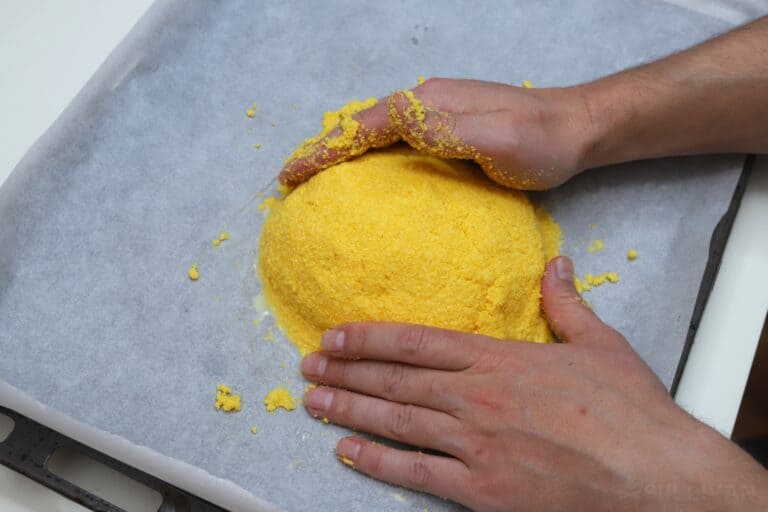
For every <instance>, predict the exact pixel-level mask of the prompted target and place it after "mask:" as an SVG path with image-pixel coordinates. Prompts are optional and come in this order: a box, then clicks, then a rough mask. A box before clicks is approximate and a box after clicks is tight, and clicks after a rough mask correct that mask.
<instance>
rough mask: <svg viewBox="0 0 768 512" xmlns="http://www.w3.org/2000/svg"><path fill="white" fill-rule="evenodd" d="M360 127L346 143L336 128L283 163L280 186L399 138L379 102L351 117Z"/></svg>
mask: <svg viewBox="0 0 768 512" xmlns="http://www.w3.org/2000/svg"><path fill="white" fill-rule="evenodd" d="M352 119H354V120H355V121H356V122H357V123H359V125H357V126H356V131H355V133H354V136H352V137H351V139H350V140H348V141H347V140H345V139H343V138H340V137H339V136H340V135H341V134H342V128H341V127H337V128H335V129H334V130H333V131H331V132H330V133H328V134H327V135H326V136H325V137H323V138H322V139H320V140H318V141H315V142H313V143H311V144H309V145H308V146H307V147H303V148H300V149H299V150H298V155H299V156H297V157H294V158H291V157H289V160H288V161H287V162H286V163H285V166H284V167H283V170H282V171H281V172H280V174H279V176H278V180H279V181H280V183H282V184H283V185H298V184H299V183H302V182H304V181H306V180H308V179H309V178H311V177H312V176H314V175H315V174H317V173H318V172H320V171H322V170H323V169H327V168H328V167H331V166H333V165H336V164H338V163H341V162H344V161H346V160H349V159H350V158H353V157H355V156H358V155H362V154H363V153H365V152H366V151H367V150H368V149H371V148H380V147H384V146H389V145H390V144H394V143H395V142H397V141H398V140H399V135H398V134H397V132H395V130H394V129H393V128H392V126H391V125H390V123H389V117H388V115H387V104H386V102H382V101H380V102H378V103H376V104H375V105H374V106H372V107H371V108H369V109H366V110H363V111H361V112H358V113H357V114H355V115H353V116H352Z"/></svg>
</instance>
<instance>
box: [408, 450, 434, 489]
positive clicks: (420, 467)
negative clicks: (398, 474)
mask: <svg viewBox="0 0 768 512" xmlns="http://www.w3.org/2000/svg"><path fill="white" fill-rule="evenodd" d="M407 478H408V486H409V487H414V488H425V487H427V486H428V485H429V482H430V481H431V480H432V470H431V469H430V467H429V464H427V461H426V460H425V457H424V456H423V455H419V456H418V457H416V460H414V461H413V463H411V465H410V466H409V468H408V476H407Z"/></svg>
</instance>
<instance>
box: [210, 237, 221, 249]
mask: <svg viewBox="0 0 768 512" xmlns="http://www.w3.org/2000/svg"><path fill="white" fill-rule="evenodd" d="M211 244H213V246H214V247H218V246H219V245H221V240H219V239H218V238H214V239H213V241H212V242H211Z"/></svg>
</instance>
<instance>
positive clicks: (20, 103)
mask: <svg viewBox="0 0 768 512" xmlns="http://www.w3.org/2000/svg"><path fill="white" fill-rule="evenodd" d="M151 3H152V2H151V0H132V1H131V2H123V1H119V0H68V1H67V2H60V1H57V0H28V1H24V2H17V1H13V0H0V70H2V71H0V112H2V113H3V115H2V117H0V186H1V184H2V183H3V181H4V180H5V179H6V178H7V176H8V175H9V174H10V172H11V171H12V169H13V168H14V167H15V166H16V164H17V163H18V162H19V161H20V160H21V158H22V157H23V156H24V153H25V152H26V151H27V149H28V148H29V147H30V146H31V145H32V143H33V142H34V141H35V140H37V138H38V137H39V136H40V135H42V133H43V132H44V131H45V130H46V129H47V128H48V126H50V125H51V123H52V122H53V121H54V120H55V119H56V118H57V117H58V115H59V114H60V113H61V112H62V111H63V109H64V108H65V107H66V106H67V105H68V104H69V102H70V101H71V100H72V98H73V97H74V96H75V94H77V92H78V91H79V90H80V89H81V88H82V86H83V85H84V84H85V82H86V81H87V80H88V79H89V78H90V77H91V75H92V74H93V73H94V72H95V71H96V69H97V68H98V66H99V65H100V64H101V63H102V62H103V61H104V60H105V59H106V58H107V56H108V55H109V53H110V52H111V51H112V49H113V48H114V47H115V46H116V45H117V44H118V43H119V41H120V40H121V39H122V38H123V36H124V35H125V34H126V33H127V32H128V31H129V30H130V28H131V27H132V26H133V25H134V24H135V23H136V21H137V20H138V19H139V17H140V16H141V15H142V14H143V13H144V12H145V10H146V9H147V8H148V7H149V5H150V4H151ZM673 3H679V4H686V3H688V4H690V2H689V0H686V1H684V2H683V1H675V2H673ZM710 3H711V2H710ZM729 21H733V20H730V19H729ZM1 220H2V219H0V221H1ZM765 262H768V158H766V157H763V158H759V159H758V161H757V165H756V166H755V169H754V171H753V173H752V176H751V179H750V181H749V183H748V186H747V190H746V193H745V195H744V198H743V201H742V205H741V209H740V211H739V213H738V216H737V218H736V221H735V223H734V226H733V229H732V231H731V236H730V238H729V240H728V244H727V246H726V250H725V254H724V256H723V261H722V264H721V267H720V272H719V274H718V277H717V280H716V282H715V285H714V288H713V290H712V293H711V295H710V298H709V302H708V304H707V307H706V309H705V311H704V316H703V318H702V321H701V324H700V326H699V330H698V333H697V336H696V340H695V343H694V345H693V349H692V350H691V353H690V356H689V358H688V363H687V365H686V367H685V371H684V373H683V378H682V380H681V382H680V387H679V389H678V392H677V396H676V400H677V401H678V403H680V404H681V405H682V406H683V407H685V408H686V409H687V410H689V411H691V412H692V413H693V414H694V415H695V416H697V417H699V418H700V419H702V420H703V421H705V422H707V423H709V424H710V425H712V426H714V427H715V428H717V429H718V430H720V431H721V432H723V433H724V434H725V435H730V432H731V430H732V428H733V425H734V422H735V419H736V414H737V412H738V408H739V404H740V402H741V396H742V394H743V391H744V386H745V384H746V379H747V376H748V374H749V370H750V367H751V364H752V359H753V357H754V353H755V348H756V346H757V342H758V338H759V335H760V331H761V329H762V325H763V321H764V319H765V315H766V311H768V294H766V293H765V292H764V290H766V289H768V272H765V270H764V269H763V268H761V267H762V266H764V264H765ZM4 429H5V430H7V422H3V420H2V418H0V439H2V438H3V433H4ZM68 465H69V466H70V467H71V471H73V472H74V473H77V474H78V475H79V476H80V478H82V481H83V482H85V483H84V484H83V485H85V486H88V487H89V488H90V490H92V491H94V492H97V493H99V494H100V495H102V496H107V497H113V499H117V500H119V501H120V504H121V505H122V506H123V507H124V508H127V509H128V510H136V511H150V510H156V507H157V497H156V495H153V493H151V492H147V493H141V492H138V491H136V490H135V489H134V488H133V486H131V485H130V484H127V483H125V482H122V483H121V482H116V481H114V479H112V478H106V479H105V478H104V477H103V474H102V473H103V472H102V471H99V470H98V469H97V468H94V467H93V465H89V464H88V463H87V462H82V461H68ZM99 475H102V476H101V477H100V476H99ZM129 490H130V492H128V491H129ZM203 497H205V496H203ZM0 510H3V511H9V512H15V511H82V510H85V509H83V508H82V507H81V506H79V505H75V504H73V503H72V502H69V501H68V500H66V499H65V498H62V497H60V496H58V495H57V494H55V493H53V492H51V491H48V490H47V489H45V488H44V487H42V486H40V485H38V484H36V483H35V482H32V481H31V480H29V479H27V478H25V477H23V476H21V475H18V474H16V473H14V472H13V471H10V470H8V469H6V468H4V467H2V466H0Z"/></svg>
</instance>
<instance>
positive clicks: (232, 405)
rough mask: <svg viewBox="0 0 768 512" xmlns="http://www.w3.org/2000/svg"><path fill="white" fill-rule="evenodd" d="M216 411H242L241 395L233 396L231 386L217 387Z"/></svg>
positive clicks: (221, 385)
mask: <svg viewBox="0 0 768 512" xmlns="http://www.w3.org/2000/svg"><path fill="white" fill-rule="evenodd" d="M213 406H214V407H216V410H220V409H221V410H224V411H225V412H233V411H239V410H240V395H233V394H232V390H231V389H230V388H229V386H226V385H224V384H219V385H218V386H216V402H215V403H214V404H213Z"/></svg>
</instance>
